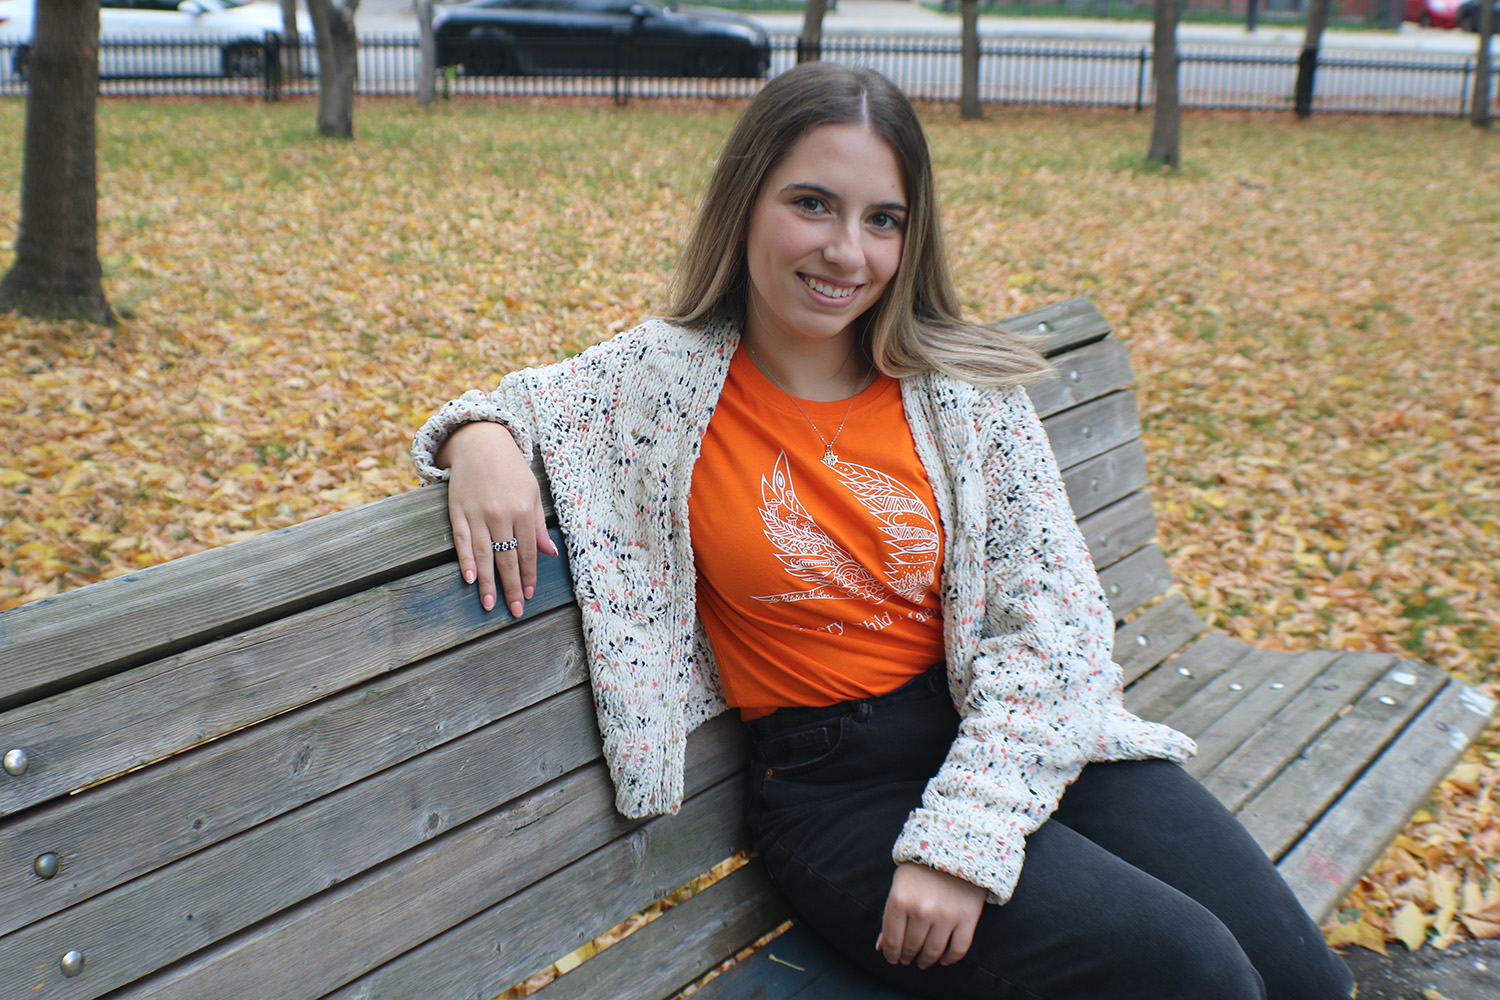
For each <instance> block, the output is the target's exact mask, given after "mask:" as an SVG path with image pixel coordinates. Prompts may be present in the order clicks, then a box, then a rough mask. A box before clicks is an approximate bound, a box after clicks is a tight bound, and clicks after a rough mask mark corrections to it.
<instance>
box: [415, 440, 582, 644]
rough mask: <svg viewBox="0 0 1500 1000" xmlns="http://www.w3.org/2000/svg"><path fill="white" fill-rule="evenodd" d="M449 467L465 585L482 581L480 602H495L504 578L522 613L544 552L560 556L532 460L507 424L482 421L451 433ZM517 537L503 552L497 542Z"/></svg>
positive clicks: (451, 511)
mask: <svg viewBox="0 0 1500 1000" xmlns="http://www.w3.org/2000/svg"><path fill="white" fill-rule="evenodd" d="M435 458H436V460H437V465H438V467H439V468H447V469H448V470H449V477H448V520H449V521H450V522H451V524H452V526H453V548H454V550H455V551H456V552H457V554H458V565H459V569H460V570H461V571H462V572H463V577H464V582H465V583H474V582H476V581H477V582H478V583H479V603H480V604H481V605H483V606H484V610H486V611H489V610H490V609H491V608H493V607H494V606H495V596H496V586H495V584H496V580H497V578H498V580H499V589H500V592H501V593H503V594H504V595H505V603H506V606H507V607H509V608H510V613H511V614H512V615H515V616H516V617H517V618H519V617H521V612H522V611H523V610H525V606H526V605H525V602H526V601H528V600H530V599H531V595H532V594H533V593H535V591H536V557H537V552H538V551H541V552H545V553H547V554H548V555H552V556H555V555H557V546H556V545H554V544H553V543H552V539H551V537H550V536H548V534H547V518H546V515H545V514H544V513H543V511H542V491H541V488H540V487H539V486H538V485H537V481H536V476H535V475H534V474H533V473H532V471H531V466H530V465H529V464H527V462H526V459H525V458H524V457H523V456H522V455H521V449H519V448H517V447H516V442H515V439H514V438H512V437H511V436H510V431H508V430H506V429H505V428H504V427H502V426H501V425H500V424H495V423H490V422H487V421H476V422H474V423H471V424H464V425H463V426H462V427H460V428H458V429H457V430H455V431H454V432H453V433H452V434H450V435H448V440H446V441H444V442H443V446H442V447H441V448H439V449H438V453H437V455H436V456H435ZM512 538H514V539H515V540H516V546H515V548H513V549H511V550H509V551H507V552H496V551H495V550H494V549H493V547H492V546H491V543H492V542H502V543H504V542H508V541H510V540H511V539H512Z"/></svg>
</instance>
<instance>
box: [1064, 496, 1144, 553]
mask: <svg viewBox="0 0 1500 1000" xmlns="http://www.w3.org/2000/svg"><path fill="white" fill-rule="evenodd" d="M1078 527H1079V529H1080V530H1081V531H1082V532H1083V539H1084V542H1085V543H1087V545H1088V547H1089V555H1090V556H1092V557H1093V559H1094V566H1095V567H1097V568H1098V569H1099V570H1100V571H1101V572H1102V571H1103V570H1104V569H1107V568H1109V567H1110V566H1113V565H1114V564H1115V563H1116V562H1118V561H1120V560H1121V559H1123V558H1125V557H1126V556H1128V555H1130V554H1131V553H1132V552H1135V551H1137V550H1139V549H1141V548H1144V547H1145V546H1146V545H1149V544H1150V543H1151V541H1152V540H1153V539H1154V538H1156V518H1155V517H1153V516H1152V514H1151V496H1150V495H1149V494H1147V493H1132V494H1130V495H1129V496H1127V497H1125V498H1124V499H1123V500H1118V501H1116V502H1115V503H1112V504H1110V505H1109V506H1108V507H1104V508H1102V509H1100V510H1096V511H1094V513H1092V514H1090V515H1089V516H1088V517H1085V518H1083V519H1082V520H1080V521H1079V522H1078Z"/></svg>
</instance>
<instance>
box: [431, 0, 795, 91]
mask: <svg viewBox="0 0 1500 1000" xmlns="http://www.w3.org/2000/svg"><path fill="white" fill-rule="evenodd" d="M433 33H434V34H435V35H436V36H437V57H438V65H440V66H457V67H459V68H460V69H461V70H462V71H463V73H464V74H465V75H467V76H510V75H517V74H544V75H574V74H578V75H596V74H597V75H608V74H612V73H617V72H618V73H623V74H628V75H631V76H714V77H725V76H744V77H759V76H764V75H765V73H766V70H767V68H769V66H770V64H771V43H770V40H769V39H768V38H767V37H766V33H765V31H764V30H763V29H761V28H760V27H759V26H758V25H756V24H755V23H754V22H752V21H748V20H746V19H745V18H742V17H739V16H737V15H735V14H731V13H730V12H728V11H723V10H718V9H716V8H713V7H684V8H681V9H679V8H677V7H676V6H675V5H666V6H663V5H662V4H659V3H657V2H655V0H474V2H473V3H466V4H462V5H461V6H458V7H453V8H450V9H449V10H448V11H447V12H446V13H444V14H442V15H440V16H439V17H437V18H435V19H434V21H433Z"/></svg>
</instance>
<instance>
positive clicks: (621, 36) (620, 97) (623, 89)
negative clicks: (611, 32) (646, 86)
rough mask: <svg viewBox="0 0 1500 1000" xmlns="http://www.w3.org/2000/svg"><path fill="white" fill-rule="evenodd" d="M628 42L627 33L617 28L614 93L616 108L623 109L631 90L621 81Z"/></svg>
mask: <svg viewBox="0 0 1500 1000" xmlns="http://www.w3.org/2000/svg"><path fill="white" fill-rule="evenodd" d="M626 41H627V36H626V34H625V32H624V31H622V30H620V29H619V28H616V29H615V79H614V92H615V104H616V106H619V107H623V106H624V105H625V104H626V102H628V101H629V100H630V89H629V87H628V86H622V82H621V80H620V76H621V68H622V66H623V64H624V62H625V44H626Z"/></svg>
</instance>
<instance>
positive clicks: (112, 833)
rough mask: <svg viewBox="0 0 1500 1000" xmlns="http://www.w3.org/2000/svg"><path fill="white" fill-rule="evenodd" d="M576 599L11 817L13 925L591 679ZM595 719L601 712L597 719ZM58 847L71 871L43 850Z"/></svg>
mask: <svg viewBox="0 0 1500 1000" xmlns="http://www.w3.org/2000/svg"><path fill="white" fill-rule="evenodd" d="M584 680H585V677H584V668H583V656H582V637H581V634H580V631H579V625H578V610H577V608H576V607H573V606H568V607H563V608H558V609H557V610H556V611H553V612H551V613H550V614H548V615H546V616H543V617H542V618H541V619H528V620H526V621H523V622H521V623H519V624H518V625H517V626H515V627H513V628H508V629H504V630H502V631H500V632H496V633H493V634H491V635H489V636H485V637H484V638H482V639H479V640H477V641H475V642H472V643H469V644H467V645H465V646H461V647H459V648H458V649H455V650H450V651H448V652H446V653H442V654H439V655H438V656H436V657H433V658H431V659H429V660H426V661H424V662H422V663H420V664H417V665H415V666H413V667H411V668H408V669H406V670H404V671H401V672H398V673H396V674H394V675H390V676H387V677H381V678H376V679H374V680H372V681H369V682H367V683H365V684H364V685H362V686H361V687H358V688H355V689H353V690H350V691H346V692H343V693H341V694H337V695H335V696H334V697H331V698H327V699H324V700H323V701H320V702H315V703H313V704H312V705H308V706H304V707H303V708H301V709H298V710H296V711H294V712H289V713H286V714H284V715H281V716H278V717H276V718H274V719H272V720H271V721H269V722H266V723H262V724H261V725H258V726H253V727H251V728H249V729H243V730H241V731H239V732H237V733H234V734H232V735H230V736H227V737H225V738H223V739H221V740H217V741H215V742H212V743H209V744H207V745H205V746H202V747H199V748H197V749H195V750H192V751H189V752H187V753H185V754H181V755H179V756H177V757H176V758H173V759H172V760H169V761H164V762H162V763H161V764H159V765H157V766H155V767H150V768H145V769H142V770H140V771H137V772H134V773H131V774H129V775H126V776H124V777H121V778H117V779H115V780H114V781H110V782H106V783H104V784H103V785H100V786H98V787H96V788H92V789H89V790H88V791H87V792H84V793H82V794H79V795H76V796H71V797H69V798H68V799H65V800H63V801H60V802H58V803H55V804H53V805H49V806H47V807H45V808H42V809H38V810H32V811H29V812H26V813H23V814H21V815H19V816H16V817H14V818H12V819H9V820H6V821H5V822H3V823H0V934H3V933H6V932H9V931H11V930H14V929H15V928H16V927H18V926H21V925H24V924H26V923H28V922H29V921H32V920H36V919H40V918H41V917H44V916H46V915H47V914H49V913H53V912H56V911H57V910H60V909H62V908H63V907H65V906H70V905H73V904H75V903H78V902H80V901H81V900H84V899H87V898H88V897H90V896H92V895H94V894H95V893H98V892H101V891H103V890H105V889H108V888H110V887H111V886H114V885H118V884H120V883H123V882H125V881H127V880H129V879H132V878H135V877H137V876H139V875H142V874H144V873H146V872H148V871H151V870H152V869H154V868H156V867H158V866H159V865H162V864H165V863H168V862H170V861H173V860H175V859H177V858H179V857H183V856H185V855H188V854H191V853H192V852H194V851H197V850H201V849H202V848H205V847H208V846H210V845H212V844H214V843H217V842H219V841H221V840H223V839H225V838H226V837H230V836H234V835H236V834H238V833H241V832H243V831H244V830H246V829H248V828H250V827H253V826H254V825H256V824H258V823H264V822H266V821H268V820H270V819H272V818H274V817H276V816H279V815H281V814H283V813H285V812H287V811H288V810H290V809H293V808H296V807H298V806H301V805H303V804H304V803H306V802H309V801H311V800H314V799H317V798H319V797H320V796H323V795H327V794H329V793H331V792H333V791H336V790H337V789H339V788H343V787H345V786H346V785H349V784H352V783H354V782H356V781H359V780H361V779H363V778H364V777H365V776H367V775H369V774H370V773H371V772H373V771H379V770H382V769H384V768H387V767H390V766H392V765H394V764H398V763H400V762H401V761H403V760H406V759H408V758H411V757H413V756H415V755H417V754H420V753H423V752H425V751H427V750H430V749H432V748H433V747H435V746H437V745H439V744H441V743H443V742H445V741H448V740H452V739H455V738H457V737H460V736H463V735H464V734H466V733H468V732H471V731H473V730H475V729H478V728H480V727H482V726H485V725H488V724H490V723H492V722H494V721H495V720H496V719H500V718H502V717H504V716H506V715H509V714H511V713H513V712H515V711H517V710H519V709H521V708H524V707H526V706H528V705H531V704H534V703H535V702H538V701H540V700H542V699H544V698H549V697H551V696H553V695H555V694H557V693H558V692H560V691H562V690H564V689H565V688H568V687H569V686H572V685H577V684H581V683H583V681H584ZM585 721H587V720H585ZM47 851H52V852H54V853H56V854H57V855H58V856H59V858H60V860H61V870H60V874H61V876H62V877H59V878H54V879H49V880H46V881H42V880H39V879H37V878H36V876H35V875H34V874H33V873H32V871H31V864H32V859H34V858H36V857H38V856H39V855H41V854H42V853H44V852H47Z"/></svg>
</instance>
